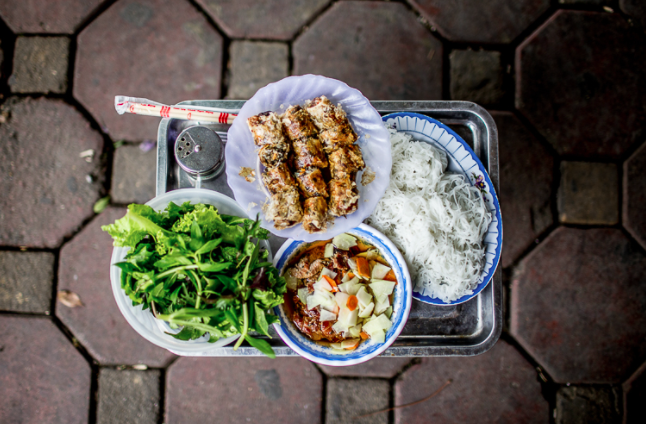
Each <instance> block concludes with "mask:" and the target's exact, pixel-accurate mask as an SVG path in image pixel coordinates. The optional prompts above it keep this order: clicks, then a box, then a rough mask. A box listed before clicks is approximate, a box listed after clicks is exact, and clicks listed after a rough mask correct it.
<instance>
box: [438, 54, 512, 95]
mask: <svg viewBox="0 0 646 424" xmlns="http://www.w3.org/2000/svg"><path fill="white" fill-rule="evenodd" d="M449 60H450V62H451V99H453V100H468V101H471V102H475V103H480V104H483V105H493V104H496V103H500V101H501V100H502V99H503V96H504V95H505V92H504V87H503V80H504V78H503V77H504V75H503V74H504V70H503V68H502V63H501V62H500V52H495V51H486V50H477V51H474V50H453V51H452V52H451V55H450V56H449Z"/></svg>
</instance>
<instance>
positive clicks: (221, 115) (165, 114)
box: [114, 96, 237, 124]
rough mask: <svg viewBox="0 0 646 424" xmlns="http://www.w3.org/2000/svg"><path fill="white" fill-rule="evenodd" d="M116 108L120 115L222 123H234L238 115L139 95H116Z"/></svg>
mask: <svg viewBox="0 0 646 424" xmlns="http://www.w3.org/2000/svg"><path fill="white" fill-rule="evenodd" d="M114 108H115V109H116V110H117V113H118V114H119V115H123V114H124V113H132V114H135V115H146V116H160V117H162V118H176V119H186V120H188V119H192V120H195V121H202V122H218V123H220V124H232V123H233V120H234V119H235V117H236V116H237V115H236V114H233V113H228V112H224V111H221V110H217V109H212V108H208V107H200V108H199V109H196V108H193V107H191V106H184V105H174V106H167V105H163V104H161V103H157V102H153V101H152V100H148V99H142V98H138V97H127V96H115V97H114Z"/></svg>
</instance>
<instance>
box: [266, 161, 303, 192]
mask: <svg viewBox="0 0 646 424" xmlns="http://www.w3.org/2000/svg"><path fill="white" fill-rule="evenodd" d="M262 182H263V183H265V186H266V187H267V189H268V190H269V192H270V193H271V194H276V193H279V192H281V191H285V190H287V189H289V187H296V180H294V177H292V173H291V171H290V170H289V168H288V167H287V165H285V164H281V165H278V166H276V167H273V168H267V169H266V170H265V172H263V173H262Z"/></svg>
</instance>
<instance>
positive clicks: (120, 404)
mask: <svg viewBox="0 0 646 424" xmlns="http://www.w3.org/2000/svg"><path fill="white" fill-rule="evenodd" d="M160 378H161V372H160V371H159V370H149V371H135V370H115V369H110V368H103V369H101V372H100V373H99V400H98V406H97V412H96V422H97V423H98V424H120V423H123V422H124V420H125V419H127V420H128V423H131V424H156V423H157V422H159V415H160V413H161V411H160V410H159V407H160V403H161V394H160V393H159V392H160V390H159V389H160V387H159V386H160V384H159V380H160Z"/></svg>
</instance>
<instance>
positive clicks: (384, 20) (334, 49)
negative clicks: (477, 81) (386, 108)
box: [293, 2, 442, 100]
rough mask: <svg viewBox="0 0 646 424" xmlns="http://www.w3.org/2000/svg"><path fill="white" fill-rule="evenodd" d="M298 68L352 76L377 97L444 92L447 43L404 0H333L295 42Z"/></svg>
mask: <svg viewBox="0 0 646 424" xmlns="http://www.w3.org/2000/svg"><path fill="white" fill-rule="evenodd" d="M293 56H294V74H295V75H303V74H308V73H312V74H321V75H325V76H328V77H332V78H337V79H339V80H341V81H344V82H346V83H347V84H348V85H349V86H350V87H354V88H357V89H359V90H361V91H362V92H363V94H364V95H365V96H366V97H367V98H369V99H371V100H391V99H401V100H416V99H417V100H419V99H424V100H429V99H440V98H441V97H442V44H441V43H440V42H439V41H438V40H437V39H436V38H434V37H433V36H432V35H431V33H430V32H429V31H428V30H427V29H426V28H424V27H423V26H422V25H421V24H420V23H419V22H418V21H417V19H416V17H415V14H413V13H412V12H411V11H409V10H407V9H406V7H405V6H404V5H402V4H396V3H382V2H343V3H337V4H335V5H333V6H332V7H331V8H330V10H328V11H327V12H325V13H324V14H323V15H322V16H321V17H320V18H318V19H317V20H316V21H315V22H314V23H313V24H312V25H311V26H310V27H309V28H308V29H307V31H305V32H304V33H303V34H302V35H301V36H300V37H299V38H298V39H297V40H296V41H295V42H294V47H293Z"/></svg>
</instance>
